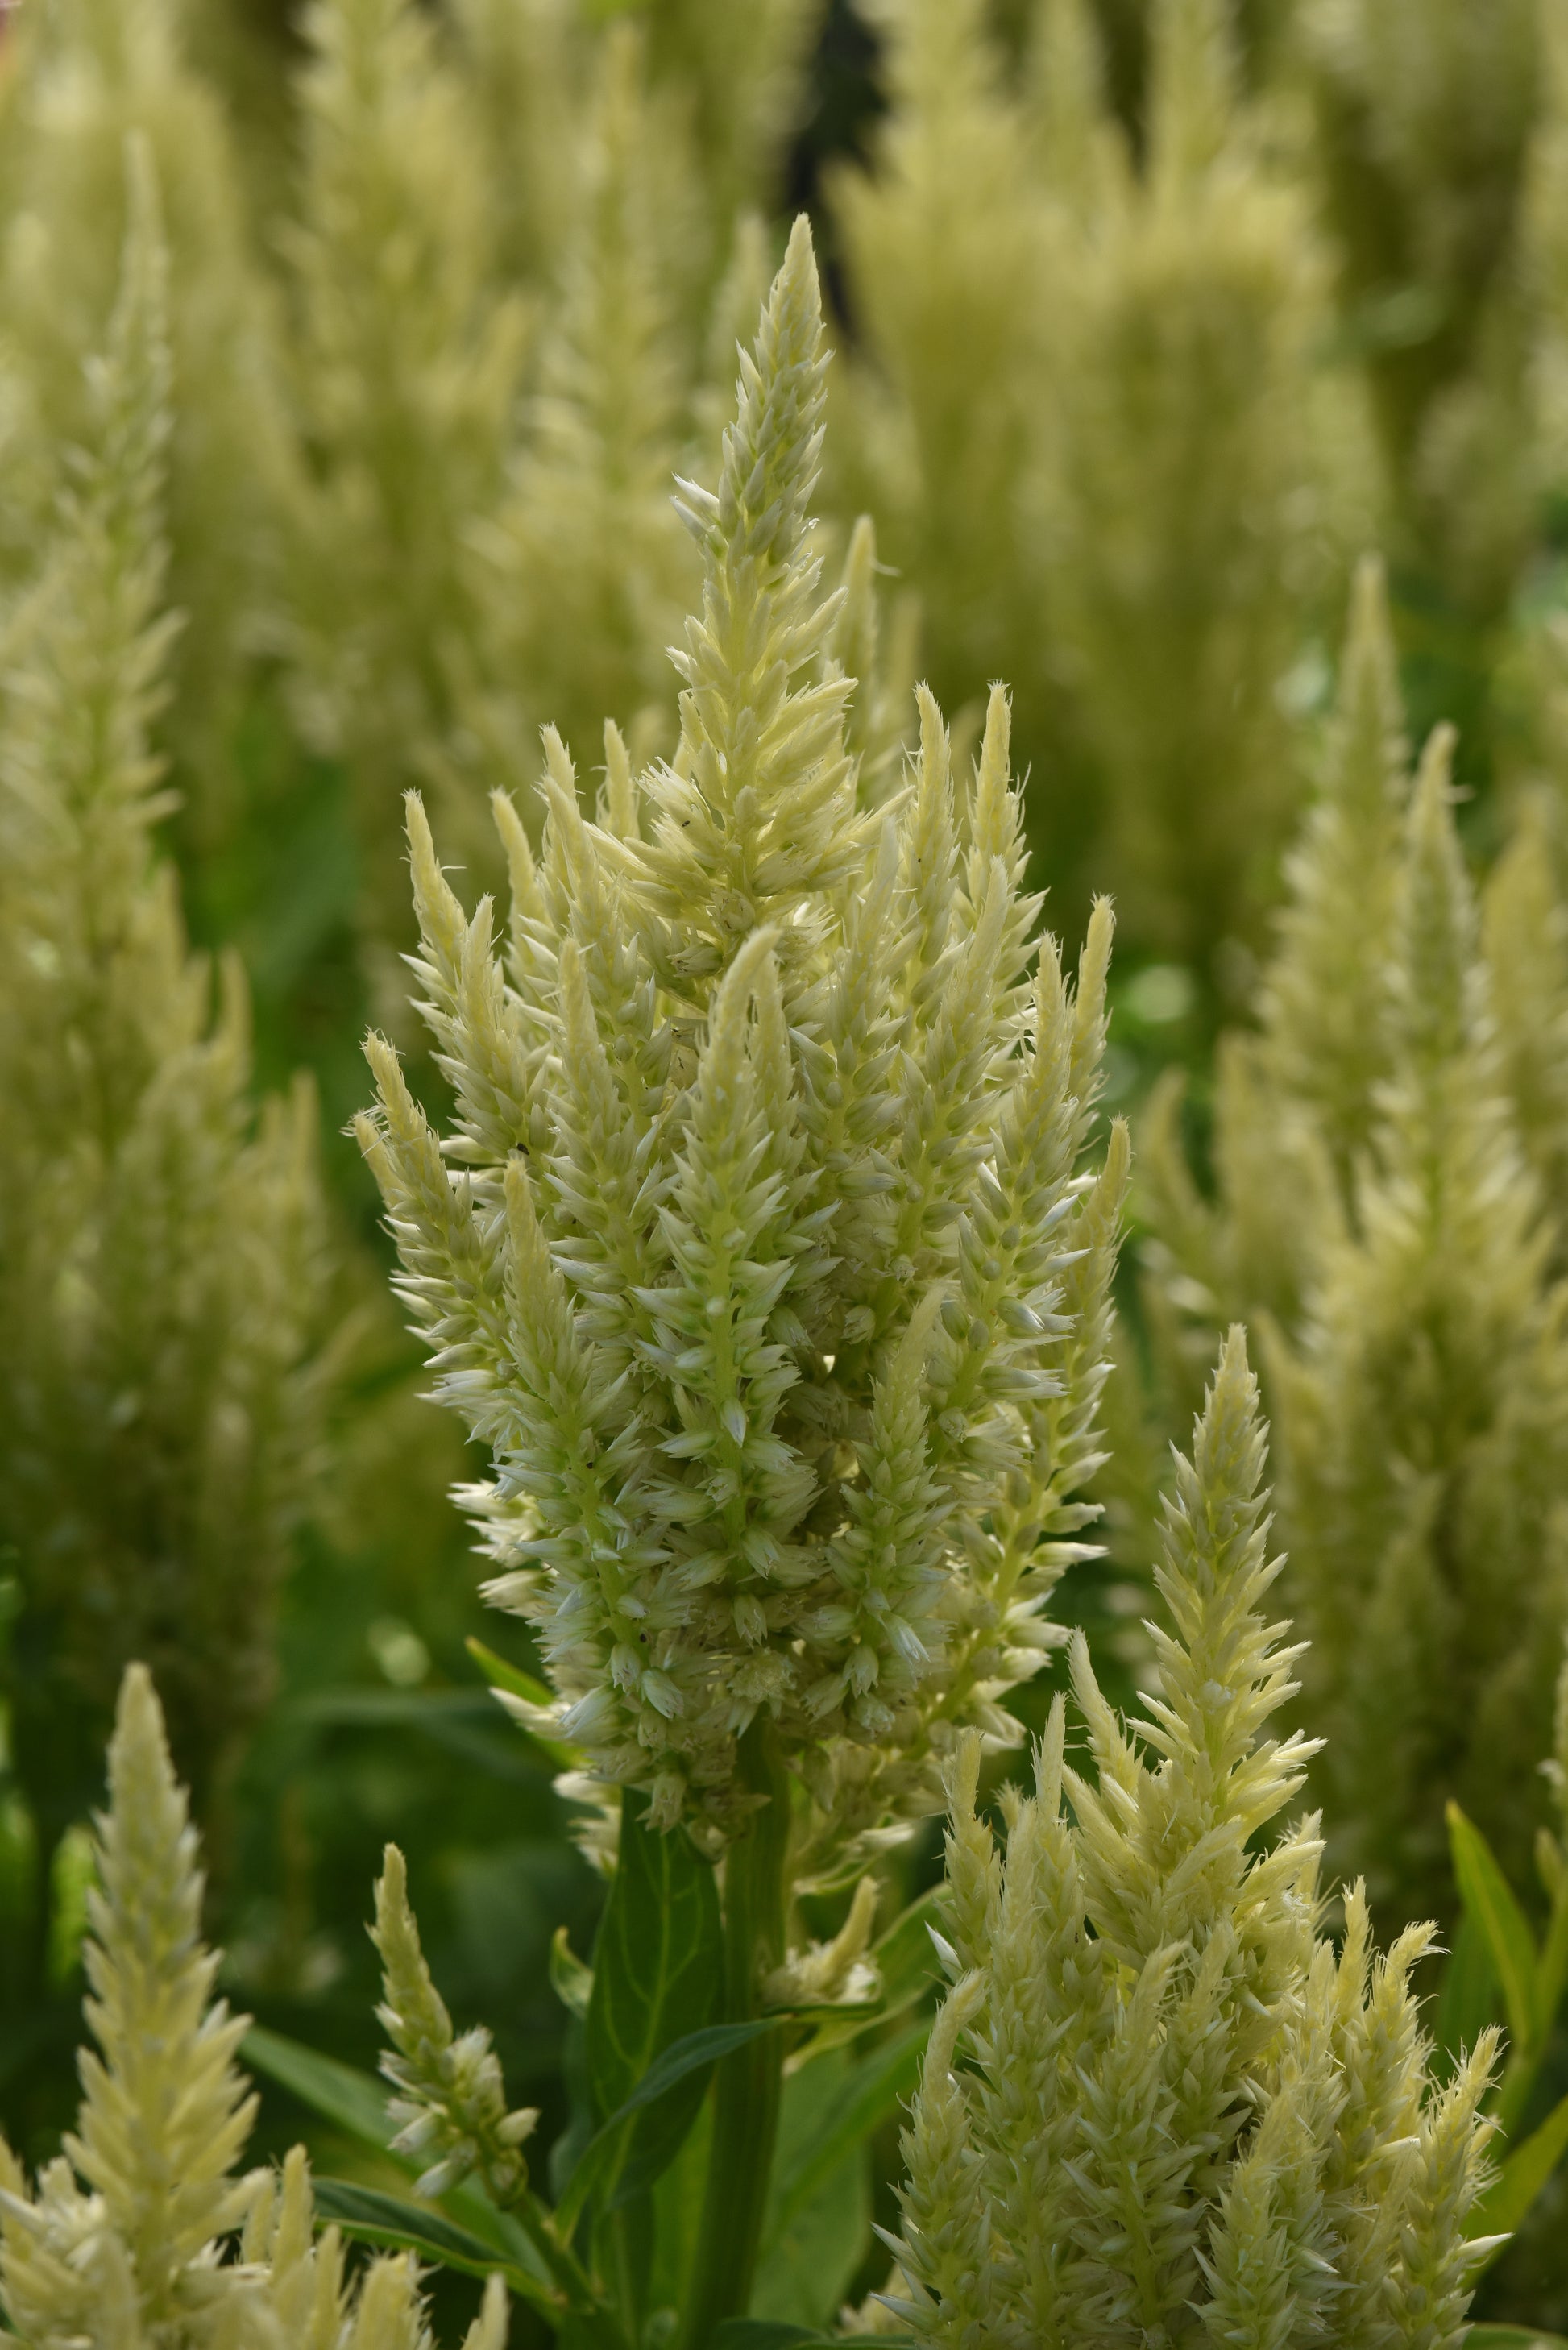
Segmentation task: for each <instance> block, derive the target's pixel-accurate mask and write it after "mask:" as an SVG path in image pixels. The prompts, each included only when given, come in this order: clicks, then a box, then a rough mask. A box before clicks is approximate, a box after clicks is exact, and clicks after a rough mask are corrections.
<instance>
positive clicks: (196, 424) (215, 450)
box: [0, 0, 288, 839]
mask: <svg viewBox="0 0 1568 2350" xmlns="http://www.w3.org/2000/svg"><path fill="white" fill-rule="evenodd" d="M186 13H187V12H184V11H182V9H181V8H179V7H178V6H177V5H173V0H53V5H48V6H45V7H40V8H36V9H35V8H29V9H27V10H26V12H25V13H18V14H17V15H16V18H15V21H14V22H12V21H8V23H7V27H6V30H7V34H8V38H7V41H6V52H7V55H6V68H7V74H8V78H10V81H11V88H10V89H9V91H8V93H7V95H8V98H9V100H10V103H9V106H8V109H7V115H6V121H5V162H4V166H3V168H0V308H3V312H4V317H5V359H6V363H7V368H8V369H9V370H14V372H15V379H16V385H17V388H18V391H19V394H20V400H21V407H22V415H23V419H24V420H25V429H23V430H22V431H20V432H19V433H18V443H17V446H16V448H15V449H13V450H12V451H10V452H7V459H8V462H7V484H6V494H5V504H7V505H9V504H12V502H13V501H15V503H16V509H17V510H16V515H15V527H16V535H17V536H16V546H15V547H14V548H11V549H7V548H6V547H5V546H4V544H3V542H4V539H5V536H6V535H7V533H6V529H5V524H4V523H0V571H3V570H4V568H5V567H6V565H5V557H6V556H7V554H14V555H15V556H16V564H15V566H14V567H13V577H12V578H11V579H9V580H6V581H5V585H6V586H10V585H12V584H16V579H17V577H18V576H19V577H21V578H22V579H25V578H26V577H27V576H28V575H30V574H31V572H32V569H33V567H34V565H35V562H36V548H37V546H38V543H39V540H40V537H41V536H44V535H46V534H47V529H48V526H49V521H50V513H51V508H52V504H53V500H54V496H55V494H56V490H57V457H58V451H59V448H60V446H61V444H62V442H64V443H65V444H66V445H70V444H73V443H75V442H79V441H81V440H83V439H86V438H88V437H89V436H90V434H91V432H93V430H94V425H93V420H92V393H91V389H90V366H89V362H90V359H91V356H92V354H93V353H94V352H95V351H97V350H98V349H99V346H100V343H101V339H102V332H103V320H104V318H105V317H106V316H107V315H108V313H109V308H110V307H111V305H112V303H113V299H114V290H115V284H116V278H117V275H118V271H119V256H120V251H121V248H122V245H123V243H124V237H125V234H126V228H127V204H126V173H125V148H126V141H127V139H128V138H130V139H135V140H142V141H144V142H145V143H146V145H147V147H148V148H149V150H150V151H151V157H152V161H153V165H154V168H155V170H156V172H157V176H158V182H159V186H160V190H161V198H162V210H163V214H164V218H165V221H166V224H167V236H168V242H169V247H170V260H171V268H170V273H169V302H168V308H169V332H170V338H171V344H172V348H173V354H174V363H175V368H176V371H177V374H178V377H179V381H180V386H181V400H180V405H179V410H178V412H177V414H176V415H175V416H174V418H173V421H172V425H171V432H170V435H169V450H168V457H169V493H168V505H169V515H168V528H169V540H170V570H171V598H172V600H173V601H174V602H175V603H176V604H177V605H178V606H179V607H180V608H181V609H182V611H183V612H184V614H185V615H186V621H185V626H184V628H183V629H182V636H181V640H180V644H179V647H178V651H177V655H176V661H175V666H176V669H177V672H178V677H179V683H180V693H179V696H178V700H177V702H175V703H174V704H173V706H172V707H171V712H170V713H169V716H168V717H167V719H166V721H165V724H166V727H167V728H168V729H169V730H170V731H171V733H173V734H174V736H175V737H176V738H177V742H178V745H179V748H180V750H181V752H182V754H184V755H183V756H182V762H181V766H182V785H183V786H184V788H185V789H186V791H187V794H188V796H189V799H190V802H191V806H192V823H193V827H194V829H195V830H196V831H197V833H198V834H199V835H201V836H202V837H206V838H208V839H211V838H212V837H213V833H214V831H215V829H216V828H217V827H219V826H220V824H221V822H222V819H223V815H224V813H225V811H226V810H227V809H228V808H229V807H230V806H231V802H230V788H231V786H232V785H233V783H234V770H233V765H232V762H231V759H230V756H229V740H228V735H229V729H230V728H231V727H232V724H233V723H234V702H235V695H236V691H237V689H238V684H239V680H240V677H241V674H242V668H243V660H244V654H245V652H246V651H247V650H248V648H249V646H250V644H251V643H252V642H254V634H255V630H256V628H257V625H258V622H259V620H260V618H261V616H262V614H263V613H264V611H265V608H266V607H267V605H268V603H269V602H270V600H271V598H273V597H274V596H275V593H276V589H277V585H278V580H277V568H276V566H277V556H278V552H279V548H278V544H277V530H276V516H277V505H278V501H279V499H280V496H281V495H282V494H283V491H284V487H285V484H286V479H287V473H288V454H287V426H286V421H285V415H284V407H283V400H282V385H281V381H280V369H279V364H278V352H277V348H276V343H275V335H274V333H273V327H272V320H271V317H270V314H269V310H268V306H267V297H266V295H265V291H264V288H263V285H262V281H261V275H260V271H259V270H258V268H257V266H256V255H255V252H254V247H253V239H252V227H251V224H250V222H249V221H248V220H247V219H246V216H245V211H244V190H243V187H242V185H241V182H240V178H239V174H238V172H237V170H236V167H235V161H234V152H233V150H232V147H231V144H230V141H229V136H228V127H227V123H226V121H225V119H224V115H223V108H222V105H221V103H220V101H219V99H218V97H217V94H216V93H215V91H214V90H213V88H211V87H210V86H209V85H208V84H207V83H206V81H205V80H204V78H202V76H201V75H200V74H199V73H198V72H196V71H194V70H192V66H191V64H190V62H189V60H188V58H187V57H186V55H185V46H186V45H185V41H184V38H183V36H184V33H185V31H186V27H185V26H184V25H183V24H182V16H184V15H185V14H186Z"/></svg>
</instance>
